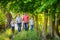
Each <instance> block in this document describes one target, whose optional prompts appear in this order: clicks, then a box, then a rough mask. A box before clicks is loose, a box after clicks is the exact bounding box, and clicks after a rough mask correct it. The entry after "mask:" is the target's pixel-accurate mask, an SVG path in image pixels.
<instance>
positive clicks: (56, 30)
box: [54, 13, 59, 38]
mask: <svg viewBox="0 0 60 40" xmlns="http://www.w3.org/2000/svg"><path fill="white" fill-rule="evenodd" d="M57 33H58V13H56V14H55V33H54V35H55V37H57V38H59V37H58V34H57Z"/></svg>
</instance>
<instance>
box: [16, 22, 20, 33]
mask: <svg viewBox="0 0 60 40" xmlns="http://www.w3.org/2000/svg"><path fill="white" fill-rule="evenodd" d="M17 25H18V31H19V32H20V31H21V23H17Z"/></svg>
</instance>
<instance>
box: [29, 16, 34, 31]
mask: <svg viewBox="0 0 60 40" xmlns="http://www.w3.org/2000/svg"><path fill="white" fill-rule="evenodd" d="M29 21H30V30H33V27H34V20H33V18H32V17H31V18H30V20H29Z"/></svg>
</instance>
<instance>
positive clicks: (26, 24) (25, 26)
mask: <svg viewBox="0 0 60 40" xmlns="http://www.w3.org/2000/svg"><path fill="white" fill-rule="evenodd" d="M24 28H25V30H26V31H27V30H28V23H24Z"/></svg>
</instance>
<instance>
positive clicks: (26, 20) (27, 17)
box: [23, 14, 29, 23]
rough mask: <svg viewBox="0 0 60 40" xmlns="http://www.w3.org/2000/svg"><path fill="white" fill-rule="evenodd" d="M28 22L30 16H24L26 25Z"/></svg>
mask: <svg viewBox="0 0 60 40" xmlns="http://www.w3.org/2000/svg"><path fill="white" fill-rule="evenodd" d="M28 20H29V16H28V15H27V14H26V15H24V16H23V21H24V23H27V22H28Z"/></svg>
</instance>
